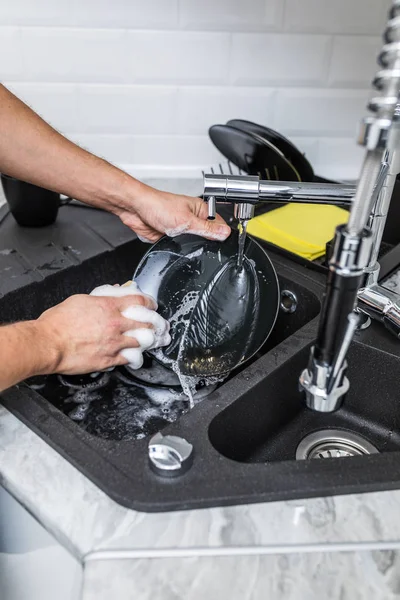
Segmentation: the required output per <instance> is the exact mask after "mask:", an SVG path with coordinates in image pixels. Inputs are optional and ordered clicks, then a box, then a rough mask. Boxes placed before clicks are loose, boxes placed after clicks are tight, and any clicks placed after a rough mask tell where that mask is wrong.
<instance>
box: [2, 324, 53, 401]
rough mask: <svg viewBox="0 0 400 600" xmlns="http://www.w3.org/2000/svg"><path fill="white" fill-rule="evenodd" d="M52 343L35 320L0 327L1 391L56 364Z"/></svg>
mask: <svg viewBox="0 0 400 600" xmlns="http://www.w3.org/2000/svg"><path fill="white" fill-rule="evenodd" d="M50 342H51V340H50V339H46V334H45V332H44V331H43V330H42V328H41V326H40V324H38V322H36V321H25V322H22V323H16V324H14V325H5V326H3V327H0V392H1V391H2V390H5V389H7V388H8V387H10V386H12V385H14V384H15V383H18V382H19V381H22V380H23V379H26V378H27V377H32V376H33V375H40V374H44V373H49V372H51V371H52V365H53V364H55V363H56V362H57V356H55V352H54V348H53V346H52V345H51V343H50Z"/></svg>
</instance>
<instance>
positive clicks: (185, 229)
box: [165, 223, 229, 242]
mask: <svg viewBox="0 0 400 600" xmlns="http://www.w3.org/2000/svg"><path fill="white" fill-rule="evenodd" d="M165 233H166V235H167V236H168V237H171V238H174V237H177V236H178V235H181V234H183V233H190V234H192V235H198V236H200V237H204V238H209V239H212V240H217V241H219V242H223V241H224V240H226V238H227V237H228V235H229V234H226V235H225V234H223V233H217V232H216V231H213V230H207V229H191V228H190V223H184V224H183V225H179V226H178V227H174V228H172V229H166V230H165Z"/></svg>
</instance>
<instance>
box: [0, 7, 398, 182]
mask: <svg viewBox="0 0 400 600" xmlns="http://www.w3.org/2000/svg"><path fill="white" fill-rule="evenodd" d="M389 5H390V0H335V1H332V0H35V1H34V2H32V1H31V0H12V2H8V1H6V0H4V1H3V2H0V55H1V56H2V61H1V63H0V74H1V75H0V77H1V80H2V81H3V82H4V83H5V84H6V85H9V87H11V88H12V90H13V91H14V93H16V94H17V95H18V96H20V97H21V98H22V99H24V100H25V101H26V102H27V103H28V104H29V105H31V106H32V107H33V108H34V109H35V110H37V111H38V112H39V114H41V116H43V117H44V118H45V119H47V120H48V121H49V122H50V123H51V124H52V125H53V126H54V127H56V128H57V129H59V130H61V131H62V132H63V133H65V134H66V135H68V136H70V137H71V138H72V139H74V140H75V141H77V142H79V143H81V144H82V145H83V146H85V147H87V148H88V149H90V150H92V151H94V152H96V153H99V154H100V155H102V156H104V157H105V158H107V159H109V160H111V161H112V162H114V163H116V164H119V165H121V166H123V167H124V168H126V169H127V170H129V171H130V172H132V173H135V174H136V175H138V176H165V175H168V174H170V175H171V176H176V175H179V174H180V175H182V176H196V175H197V174H199V173H200V171H201V169H203V168H206V167H207V166H208V165H211V164H214V163H215V162H218V160H219V158H220V157H219V154H218V152H217V151H216V150H215V148H213V145H212V144H211V142H210V141H209V139H208V137H207V130H208V128H209V126H210V125H212V124H214V123H224V122H226V121H227V120H228V119H230V118H235V117H239V118H244V119H249V120H254V121H257V122H260V123H263V124H265V125H268V126H270V127H274V128H277V129H278V130H280V131H282V132H284V133H286V134H287V135H288V136H289V137H291V139H293V141H294V142H295V143H297V144H298V146H299V148H301V150H302V151H303V152H305V153H306V154H307V156H308V158H309V159H310V160H311V162H312V163H313V165H314V168H315V170H316V172H318V174H320V175H326V176H329V177H338V178H345V177H347V178H348V177H356V176H357V174H358V170H359V165H360V162H361V159H362V150H361V149H359V148H358V147H357V146H356V144H355V132H356V129H357V125H358V122H359V119H360V118H361V116H363V115H364V114H365V104H366V100H367V98H368V95H369V94H370V91H369V90H370V80H371V78H372V76H373V74H374V72H375V71H376V69H377V67H376V64H375V57H376V54H377V52H378V51H379V48H380V45H381V34H382V31H383V27H384V23H385V19H386V14H387V9H388V7H389Z"/></svg>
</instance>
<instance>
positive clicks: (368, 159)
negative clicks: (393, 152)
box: [347, 149, 384, 266]
mask: <svg viewBox="0 0 400 600" xmlns="http://www.w3.org/2000/svg"><path fill="white" fill-rule="evenodd" d="M383 157H384V150H383V149H377V150H368V152H367V154H366V156H365V158H364V162H363V165H362V168H361V175H360V179H359V182H358V185H357V191H356V194H355V196H354V200H353V204H352V206H351V211H350V216H349V220H348V222H347V230H348V232H349V233H350V234H351V235H360V234H361V233H362V231H363V230H364V229H365V228H366V227H367V225H368V218H369V215H370V214H371V210H372V208H373V202H374V195H373V193H374V188H375V184H376V181H377V178H378V175H379V172H380V169H381V163H382V160H383ZM365 266H366V265H365Z"/></svg>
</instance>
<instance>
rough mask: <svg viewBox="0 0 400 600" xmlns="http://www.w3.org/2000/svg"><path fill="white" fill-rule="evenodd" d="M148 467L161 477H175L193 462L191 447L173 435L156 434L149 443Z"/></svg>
mask: <svg viewBox="0 0 400 600" xmlns="http://www.w3.org/2000/svg"><path fill="white" fill-rule="evenodd" d="M148 452H149V461H150V466H151V467H152V469H153V471H155V472H156V473H157V474H158V475H161V476H163V477H175V476H177V475H182V474H183V473H185V472H186V471H187V470H188V469H189V468H190V467H191V465H192V462H193V446H192V445H191V444H189V443H188V442H187V441H186V440H185V439H183V438H181V437H177V436H174V435H166V436H163V435H162V434H161V433H157V434H156V435H155V436H153V437H152V438H151V440H150V442H149V447H148Z"/></svg>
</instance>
